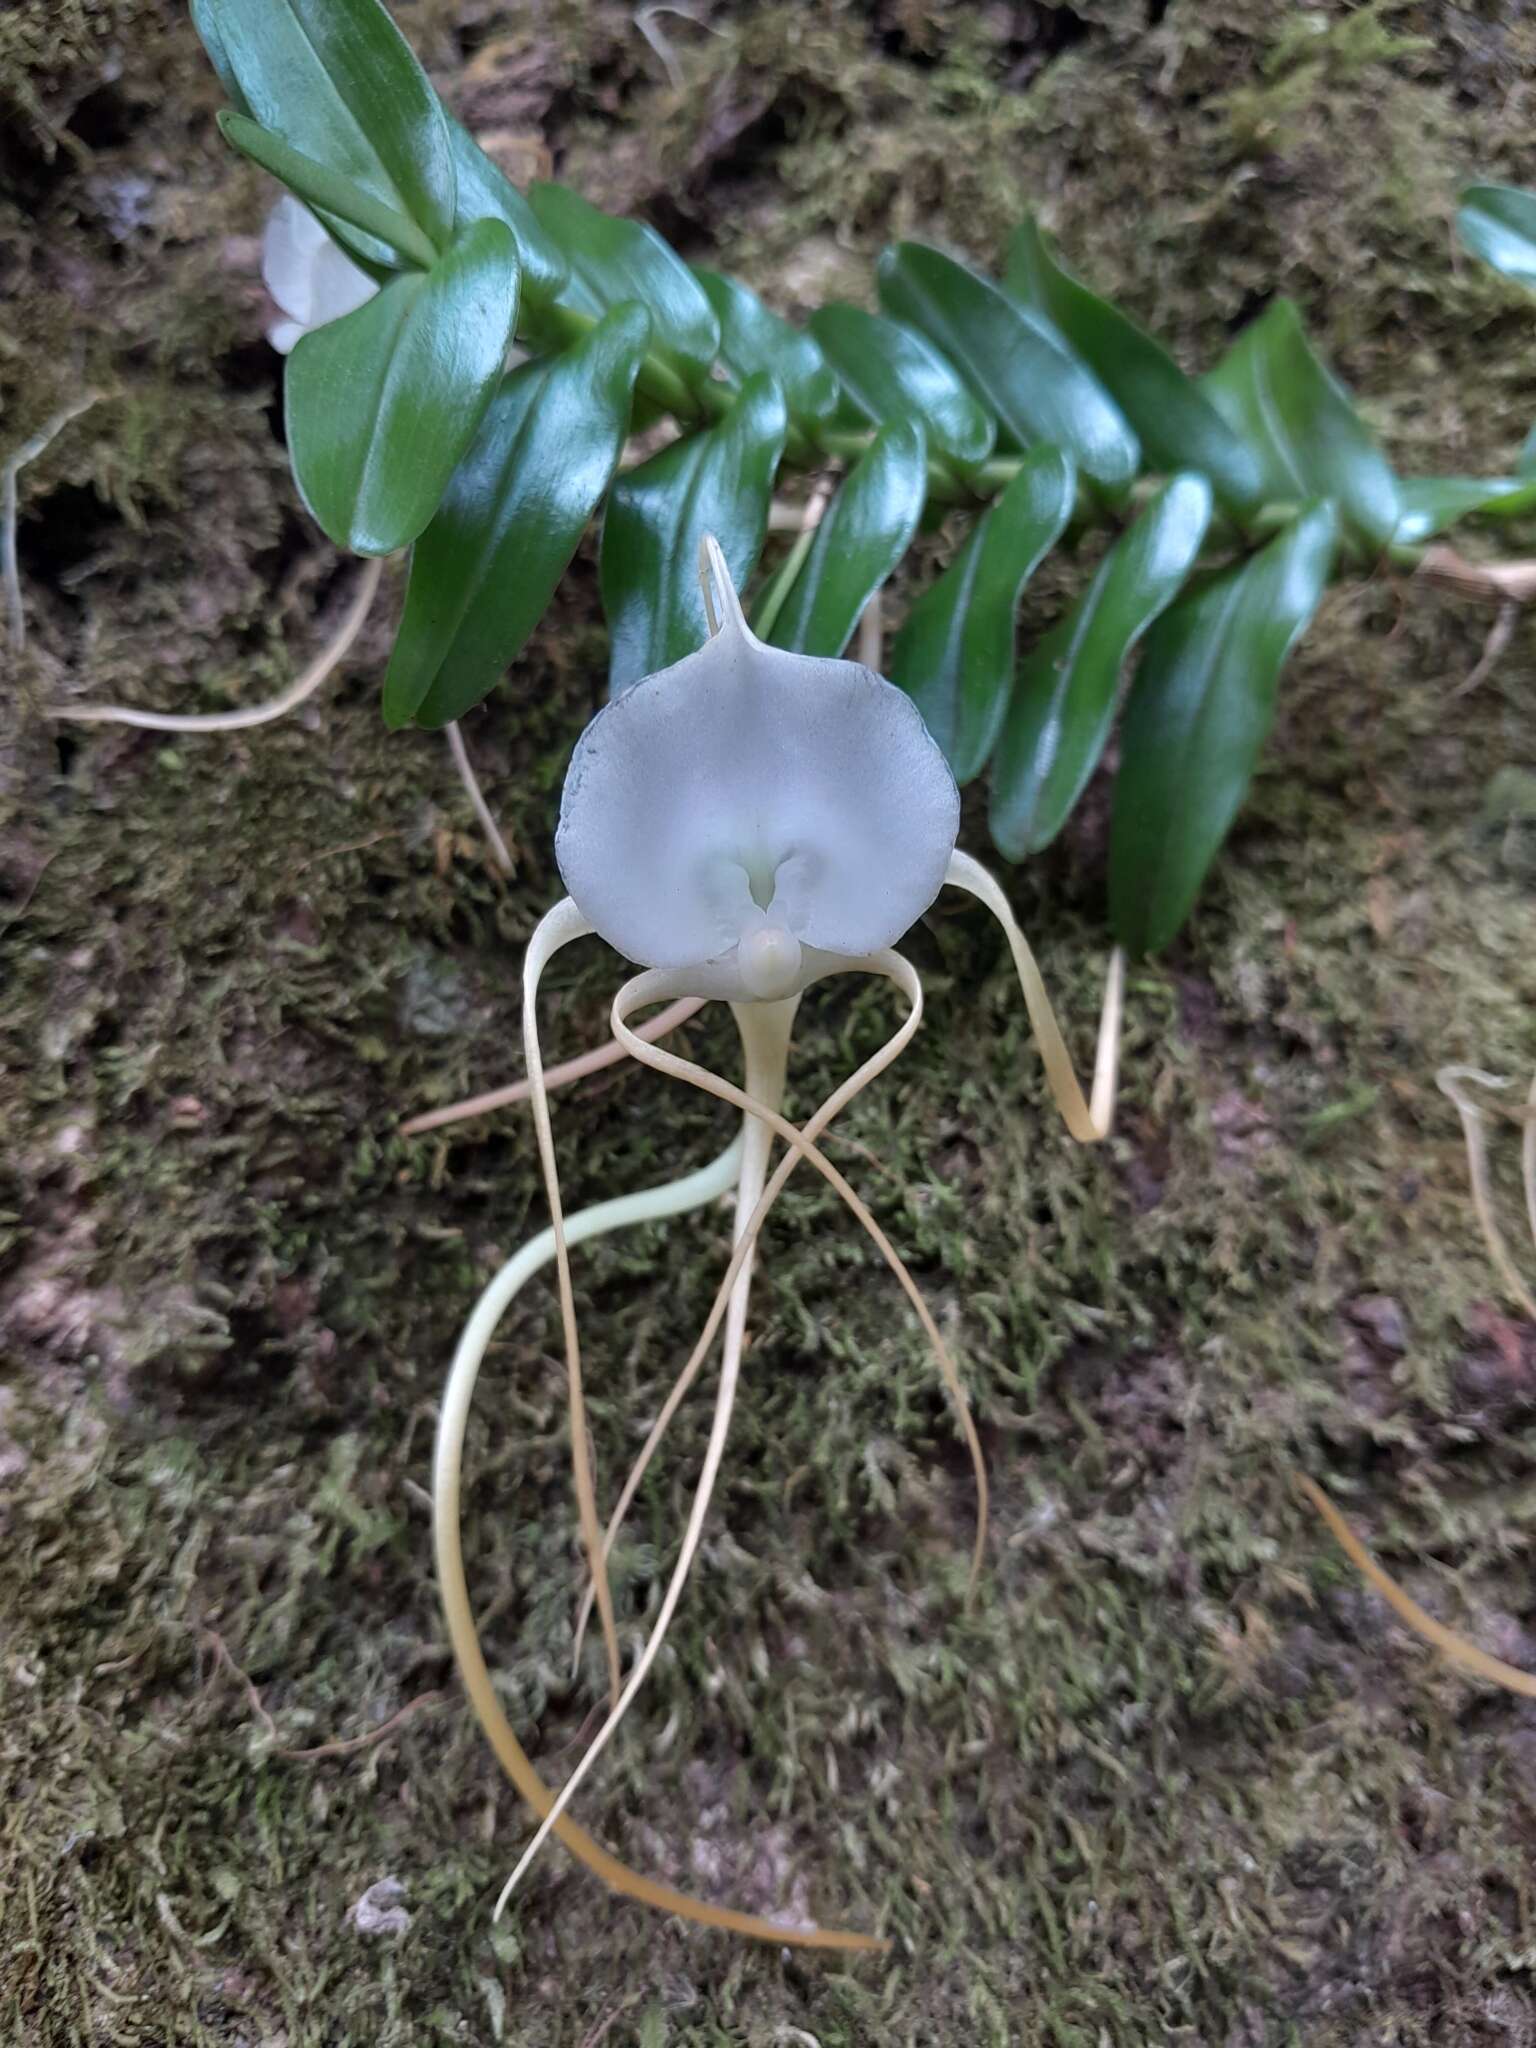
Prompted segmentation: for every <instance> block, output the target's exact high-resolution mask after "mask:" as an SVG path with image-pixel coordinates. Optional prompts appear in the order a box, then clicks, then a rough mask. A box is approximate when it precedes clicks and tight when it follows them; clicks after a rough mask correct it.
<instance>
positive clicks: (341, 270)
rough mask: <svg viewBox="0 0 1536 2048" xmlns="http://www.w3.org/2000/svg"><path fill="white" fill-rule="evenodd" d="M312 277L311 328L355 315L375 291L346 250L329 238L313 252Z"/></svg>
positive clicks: (375, 286) (366, 275) (365, 273)
mask: <svg viewBox="0 0 1536 2048" xmlns="http://www.w3.org/2000/svg"><path fill="white" fill-rule="evenodd" d="M312 276H313V290H314V300H313V304H312V305H311V308H310V314H309V324H310V326H311V327H323V326H324V325H325V323H326V322H327V321H328V320H340V319H341V318H342V316H343V315H344V314H346V313H355V312H356V311H357V309H358V307H359V306H363V305H366V304H367V303H368V301H369V300H370V299H371V298H372V297H373V296H374V294H375V293H376V292H377V291H378V286H377V285H376V284H375V283H374V281H373V279H372V278H371V277H370V276H369V275H368V273H367V271H366V270H360V269H359V268H358V266H357V265H356V264H355V263H354V262H353V261H352V258H351V257H350V256H349V255H348V254H347V252H346V250H345V249H342V248H339V247H338V246H337V245H336V243H335V242H333V241H332V240H331V239H330V237H329V236H327V237H326V240H325V243H324V246H323V247H322V248H320V249H318V250H316V252H315V264H314V270H313V273H312Z"/></svg>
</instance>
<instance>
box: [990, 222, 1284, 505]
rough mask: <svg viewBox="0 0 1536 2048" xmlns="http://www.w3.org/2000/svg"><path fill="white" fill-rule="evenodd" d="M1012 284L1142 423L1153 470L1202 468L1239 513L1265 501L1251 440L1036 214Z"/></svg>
mask: <svg viewBox="0 0 1536 2048" xmlns="http://www.w3.org/2000/svg"><path fill="white" fill-rule="evenodd" d="M1004 284H1005V286H1006V288H1007V290H1008V291H1010V292H1011V293H1012V294H1013V295H1014V297H1015V298H1017V299H1019V300H1020V301H1021V302H1022V303H1023V304H1024V305H1026V306H1028V307H1029V308H1030V310H1031V311H1032V312H1034V313H1036V314H1037V315H1038V316H1039V317H1040V318H1041V319H1043V320H1045V321H1048V322H1049V323H1050V324H1051V326H1052V327H1054V328H1055V329H1056V331H1057V332H1058V333H1059V334H1060V335H1061V336H1062V338H1063V340H1064V341H1065V342H1066V343H1067V345H1068V347H1069V348H1072V349H1075V350H1076V352H1077V354H1078V355H1079V356H1081V357H1082V359H1083V361H1084V362H1085V363H1086V364H1087V365H1088V367H1089V369H1090V370H1092V372H1093V373H1094V375H1095V376H1096V377H1097V378H1098V380H1099V382H1100V383H1101V384H1102V385H1103V386H1104V389H1105V390H1106V391H1107V392H1108V393H1109V395H1110V397H1111V398H1113V399H1114V401H1115V403H1116V404H1117V405H1118V406H1119V407H1120V409H1121V411H1122V412H1123V413H1124V414H1125V416H1126V418H1127V419H1128V420H1129V421H1130V423H1131V425H1132V427H1133V428H1134V429H1135V431H1136V434H1137V436H1138V438H1139V439H1140V441H1141V446H1142V454H1143V457H1144V459H1145V461H1146V463H1147V466H1148V467H1149V468H1151V469H1154V470H1159V471H1161V472H1163V473H1164V474H1171V473H1172V472H1173V471H1174V470H1178V469H1193V470H1198V471H1199V472H1200V474H1201V475H1202V476H1205V477H1208V478H1209V479H1210V484H1211V489H1212V490H1213V491H1214V492H1215V494H1216V498H1217V501H1218V502H1219V503H1220V504H1222V505H1224V506H1226V507H1227V508H1228V509H1230V510H1231V511H1233V512H1236V513H1243V512H1249V511H1252V510H1253V509H1254V508H1255V507H1256V506H1257V505H1258V503H1259V502H1260V500H1261V499H1262V497H1263V495H1264V470H1263V466H1262V465H1261V463H1260V461H1259V459H1258V457H1257V455H1255V453H1254V451H1253V450H1252V449H1251V448H1250V447H1249V446H1248V444H1247V442H1246V441H1245V440H1244V439H1243V437H1242V436H1241V435H1240V434H1237V433H1235V432H1234V431H1233V430H1232V428H1231V427H1230V426H1228V424H1227V422H1226V421H1225V420H1224V419H1223V418H1222V416H1221V414H1220V413H1219V412H1217V410H1216V408H1215V406H1213V405H1212V404H1211V402H1210V400H1209V399H1207V398H1205V397H1204V396H1203V395H1202V394H1201V392H1200V390H1199V389H1198V387H1197V386H1196V385H1195V383H1194V381H1193V380H1192V379H1191V378H1189V377H1186V376H1185V374H1184V372H1183V371H1182V370H1181V369H1180V368H1179V366H1178V364H1177V363H1176V362H1175V361H1174V360H1173V357H1172V356H1171V355H1169V353H1168V351H1167V350H1166V349H1165V348H1164V347H1163V346H1162V344H1161V343H1160V342H1156V341H1154V340H1153V339H1152V337H1151V335H1149V334H1146V333H1144V332H1143V331H1142V329H1141V328H1139V327H1138V326H1137V325H1136V324H1135V322H1134V321H1133V320H1128V319H1127V318H1126V316H1125V314H1124V313H1122V312H1121V311H1120V310H1119V308H1118V307H1117V306H1112V305H1111V304H1110V303H1109V301H1108V300H1107V299H1101V298H1100V297H1099V296H1098V294H1097V293H1096V292H1091V291H1089V290H1088V288H1087V287H1086V286H1085V285H1082V284H1079V283H1078V281H1077V279H1076V278H1075V277H1073V276H1072V275H1071V273H1070V272H1069V271H1066V270H1064V269H1063V268H1062V267H1061V265H1060V264H1059V263H1057V262H1056V261H1055V260H1054V258H1053V257H1052V256H1051V254H1050V252H1049V250H1048V249H1047V247H1046V244H1045V237H1044V236H1043V235H1042V234H1041V232H1040V229H1039V228H1038V226H1037V225H1036V224H1035V222H1034V221H1032V220H1026V221H1025V222H1024V223H1023V224H1022V225H1021V226H1020V227H1018V228H1017V229H1015V231H1014V234H1013V237H1012V239H1011V240H1010V242H1009V244H1008V268H1007V270H1006V272H1005V273H1004Z"/></svg>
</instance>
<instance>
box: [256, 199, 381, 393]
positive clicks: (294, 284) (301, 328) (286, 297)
mask: <svg viewBox="0 0 1536 2048" xmlns="http://www.w3.org/2000/svg"><path fill="white" fill-rule="evenodd" d="M261 277H262V282H263V283H264V284H265V285H266V288H267V290H268V291H269V292H270V293H271V294H272V297H273V299H274V300H275V301H276V302H277V306H278V310H279V311H280V312H281V313H282V314H283V316H284V317H283V318H282V319H281V320H276V321H274V322H273V324H272V325H271V326H270V327H269V328H268V329H267V339H268V341H270V342H271V344H272V346H273V347H274V348H275V349H276V350H277V352H278V354H279V355H283V356H285V355H287V354H288V352H289V350H290V349H291V348H292V347H293V345H294V343H295V342H297V341H301V340H302V339H303V337H304V336H305V335H306V334H309V333H311V332H312V331H313V329H315V328H316V327H324V326H326V325H327V324H328V323H329V322H330V321H332V320H339V319H341V317H342V316H343V314H345V313H355V312H356V311H357V309H358V307H359V306H363V305H366V304H367V303H368V301H369V300H370V299H371V298H372V297H373V295H374V293H375V292H376V291H377V290H378V286H377V285H376V284H375V283H374V281H373V279H372V278H371V277H370V276H369V275H368V273H367V271H366V270H362V269H360V268H359V267H358V265H357V264H355V263H354V262H353V261H352V258H351V257H350V256H349V255H348V254H347V252H346V250H345V249H343V248H342V246H341V244H340V243H339V242H335V241H333V240H332V239H331V237H330V236H329V235H328V234H327V233H326V231H325V229H324V227H323V226H322V225H321V223H320V222H319V220H318V219H317V218H316V217H315V215H314V214H312V213H311V212H310V210H309V208H308V207H307V206H305V205H304V204H303V202H302V201H301V200H298V199H295V198H294V197H293V195H292V193H291V192H285V193H284V194H283V196H282V198H281V199H279V200H278V202H277V204H276V206H274V207H273V209H272V211H271V212H270V213H269V214H268V215H267V226H266V232H265V233H264V234H263V236H262V238H261Z"/></svg>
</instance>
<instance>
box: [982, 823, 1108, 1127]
mask: <svg viewBox="0 0 1536 2048" xmlns="http://www.w3.org/2000/svg"><path fill="white" fill-rule="evenodd" d="M944 879H945V881H946V882H948V883H949V884H950V886H951V887H952V888H955V889H965V890H968V891H969V893H970V894H971V895H972V896H975V897H978V898H979V899H980V900H981V901H982V902H983V903H984V904H985V905H986V906H987V908H988V910H990V911H991V913H992V915H993V916H994V917H995V918H996V919H997V921H998V923H999V924H1000V925H1001V926H1002V928H1003V930H1004V932H1005V933H1006V935H1007V938H1008V947H1009V950H1010V952H1011V953H1012V954H1013V964H1014V966H1015V968H1016V969H1017V970H1018V976H1019V985H1020V987H1021V988H1022V989H1023V991H1024V1007H1025V1009H1026V1010H1027V1011H1028V1012H1029V1021H1030V1025H1031V1026H1032V1028H1033V1030H1034V1034H1035V1039H1036V1042H1037V1043H1038V1045H1039V1047H1040V1058H1041V1060H1042V1061H1043V1062H1044V1065H1045V1078H1046V1082H1047V1084H1048V1086H1049V1087H1050V1091H1051V1095H1052V1097H1053V1099H1054V1101H1055V1103H1056V1107H1057V1108H1058V1109H1059V1110H1060V1111H1061V1114H1062V1118H1063V1120H1064V1122H1065V1123H1066V1126H1067V1129H1068V1130H1069V1131H1070V1132H1071V1133H1072V1135H1073V1137H1074V1138H1076V1139H1077V1140H1078V1141H1079V1143H1081V1144H1084V1145H1094V1144H1097V1143H1098V1142H1099V1140H1100V1139H1102V1138H1107V1137H1108V1136H1109V1131H1110V1126H1111V1124H1112V1123H1113V1122H1114V1115H1115V1081H1116V1075H1117V1073H1118V1070H1119V1064H1120V1020H1121V1015H1122V1013H1123V1011H1124V1008H1125V954H1124V953H1123V952H1122V951H1121V949H1120V948H1119V947H1118V946H1117V947H1116V948H1115V950H1114V952H1113V953H1112V954H1111V955H1110V959H1109V978H1108V980H1107V981H1106V982H1105V984H1104V1008H1103V1010H1102V1011H1101V1013H1100V1016H1099V1042H1098V1050H1097V1052H1096V1054H1095V1057H1094V1066H1093V1095H1092V1099H1091V1101H1085V1100H1084V1098H1083V1091H1082V1088H1081V1087H1080V1086H1079V1084H1078V1079H1077V1074H1076V1072H1075V1070H1074V1068H1073V1065H1072V1055H1071V1054H1070V1053H1069V1052H1068V1051H1067V1045H1066V1040H1065V1039H1064V1038H1063V1037H1062V1035H1061V1026H1060V1025H1059V1024H1058V1023H1057V1022H1056V1012H1055V1011H1054V1010H1053V1009H1052V1008H1051V999H1050V997H1049V996H1048V995H1047V994H1046V991H1045V982H1044V980H1043V979H1042V977H1041V973H1040V969H1039V968H1038V967H1037V966H1036V964H1035V956H1034V954H1033V953H1032V952H1031V951H1030V947H1029V941H1028V939H1026V938H1025V936H1024V933H1023V930H1022V929H1021V927H1020V925H1019V921H1018V919H1017V918H1016V917H1015V916H1014V914H1013V908H1012V906H1011V904H1010V903H1009V901H1008V898H1007V897H1006V896H1005V895H1004V894H1003V892H1002V889H1001V888H1000V886H999V885H998V883H997V881H996V880H995V879H994V878H993V876H991V875H989V874H988V873H987V870H986V869H985V868H984V867H983V866H982V865H981V863H980V861H975V860H972V859H971V857H970V855H969V854H968V853H955V854H952V855H951V856H950V862H949V872H948V873H947V874H946V875H945V877H944Z"/></svg>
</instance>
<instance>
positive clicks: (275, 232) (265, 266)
mask: <svg viewBox="0 0 1536 2048" xmlns="http://www.w3.org/2000/svg"><path fill="white" fill-rule="evenodd" d="M327 240H329V237H328V236H327V234H326V232H325V229H324V228H323V227H321V225H320V223H319V221H317V220H316V219H315V216H314V215H313V214H312V213H311V212H310V210H309V208H308V207H307V206H302V205H300V203H299V201H298V200H297V199H295V198H294V197H293V194H292V193H291V192H285V193H284V194H283V196H282V198H281V199H279V200H278V202H277V204H276V206H274V207H273V209H272V211H271V212H270V213H269V214H268V215H267V227H266V232H265V234H264V235H263V236H262V238H261V279H262V283H263V284H264V285H265V286H266V288H267V290H268V291H269V292H270V293H271V294H272V296H273V298H274V299H276V301H277V303H278V305H279V306H280V307H281V308H282V310H283V311H284V312H285V313H286V314H287V315H288V317H289V318H290V319H291V320H297V321H298V323H299V325H300V326H301V327H308V326H309V324H310V310H311V307H312V306H313V304H314V285H313V278H314V259H315V251H316V250H317V249H318V248H319V247H320V245H321V243H322V242H325V241H327Z"/></svg>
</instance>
